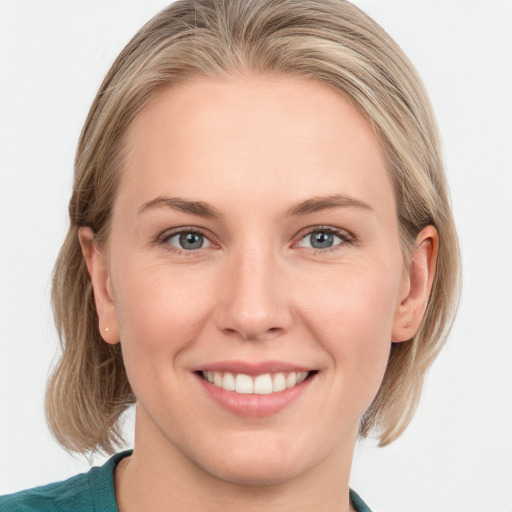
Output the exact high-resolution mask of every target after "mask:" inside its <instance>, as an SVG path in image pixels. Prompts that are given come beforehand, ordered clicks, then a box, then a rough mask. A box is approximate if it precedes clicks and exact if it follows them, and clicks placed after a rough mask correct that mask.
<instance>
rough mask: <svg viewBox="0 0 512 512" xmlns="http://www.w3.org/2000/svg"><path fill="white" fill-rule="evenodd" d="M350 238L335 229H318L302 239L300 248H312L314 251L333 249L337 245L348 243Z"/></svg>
mask: <svg viewBox="0 0 512 512" xmlns="http://www.w3.org/2000/svg"><path fill="white" fill-rule="evenodd" d="M347 241H348V237H347V236H346V235H344V234H343V233H340V232H339V231H337V230H335V229H325V228H323V229H316V230H314V231H310V232H309V233H308V234H307V235H306V236H304V237H302V238H301V239H300V242H299V244H298V245H299V247H310V248H312V249H317V250H322V249H332V248H335V247H336V246H337V245H340V244H342V243H343V242H347Z"/></svg>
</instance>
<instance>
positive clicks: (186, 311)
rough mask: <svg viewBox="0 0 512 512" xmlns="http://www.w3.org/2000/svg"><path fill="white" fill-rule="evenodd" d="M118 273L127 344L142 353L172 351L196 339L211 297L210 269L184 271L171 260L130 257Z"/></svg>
mask: <svg viewBox="0 0 512 512" xmlns="http://www.w3.org/2000/svg"><path fill="white" fill-rule="evenodd" d="M131 269H134V270H133V271H131ZM135 269H136V270H135ZM117 274H118V275H117V276H116V277H117V280H116V282H117V283H118V284H119V286H118V287H116V288H115V292H116V293H115V297H116V308H117V314H118V321H119V325H120V335H121V341H122V343H123V350H124V349H125V348H128V347H130V350H137V351H138V352H140V355H141V356H142V354H143V353H144V354H146V355H151V354H152V353H161V352H163V351H167V352H169V354H170V355H172V354H175V353H176V352H177V351H179V350H180V349H181V348H182V347H185V346H187V345H188V344H189V343H190V342H191V341H192V340H193V339H194V337H195V336H196V335H197V332H198V331H199V330H200V329H201V328H202V325H203V323H204V319H205V317H206V316H207V314H208V313H207V311H208V309H209V304H210V303H211V301H210V300H209V299H208V297H207V292H208V291H209V288H210V287H208V286H206V283H205V280H206V279H208V277H207V276H205V275H203V274H204V273H202V272H200V271H196V272H195V273H194V272H193V273H190V272H189V273H186V272H180V271H179V269H170V267H169V265H168V264H164V265H159V264H152V265H151V264H143V263H139V264H135V263H134V264H132V265H130V264H128V263H127V264H126V265H125V266H124V267H122V268H120V269H119V271H118V273H117Z"/></svg>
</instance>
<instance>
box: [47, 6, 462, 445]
mask: <svg viewBox="0 0 512 512" xmlns="http://www.w3.org/2000/svg"><path fill="white" fill-rule="evenodd" d="M244 73H252V74H263V75H274V74H288V75H295V76H298V77H301V78H310V79H313V80H319V81H322V82H326V83H328V84H331V85H332V86H333V87H335V88H336V89H337V90H338V91H340V92H341V93H343V94H344V95H345V96H346V97H348V98H349V99H350V100H351V101H352V103H353V104H354V105H355V106H356V107H357V108H358V109H359V111H360V112H361V113H362V114H363V115H364V116H366V117H367V118H368V119H369V120H370V122H371V124H372V126H373V127H374V130H375V131H376V133H377V134H378V136H379V138H380V140H381V143H382V144H383V147H384V148H385V151H386V155H387V158H388V168H389V172H390V175H391V177H392V181H393V184H394V188H395V194H396V202H397V216H398V221H399V227H400V239H401V243H402V247H403V252H404V256H405V258H406V261H407V258H408V257H410V254H411V248H412V247H413V246H414V241H415V238H416V236H417V235H418V234H419V232H420V231H421V230H422V229H423V228H424V227H425V226H427V225H433V226H434V227H435V228H436V229H437V231H438V234H439V251H438V256H437V268H436V273H435V278H434V283H433V287H432V291H431V295H430V299H429V303H428V306H427V310H426V313H425V316H424V319H423V321H422V324H421V326H420V328H419V330H418V332H417V333H416V334H415V336H414V337H413V338H412V339H411V340H410V341H407V342H403V343H399V344H393V345H392V347H391V353H390V358H389V362H388V366H387V369H386V372H385V376H384V380H383V382H382V385H381V387H380V389H379V391H378V394H377V396H376V397H375V399H374V401H373V402H372V404H371V405H370V407H369V408H368V410H367V411H366V413H365V414H364V416H363V418H362V420H361V427H360V435H361V436H368V435H369V434H370V432H372V431H374V430H375V431H376V432H377V435H378V436H379V438H380V439H381V444H387V443H389V442H391V441H393V440H394V439H396V438H397V437H398V436H399V435H400V434H401V433H402V432H403V430H404V429H405V428H406V426H407V425H408V423H409V422H410V420H411V418H412V416H413V414H414V411H415V409H416V407H417V404H418V400H419V397H420V394H421V389H422V386H423V381H424V378H425V373H426V371H427V369H428V368H429V366H430V365H431V364H432V362H433V361H434V359H435V358H436V356H437V355H438V353H439V351H440V349H441V347H442V346H443V344H444V342H445V340H446V336H447V335H448V332H449V330H450V328H451V325H452V321H453V318H454V314H455V311H456V307H457V304H458V297H459V289H460V261H459V247H458V240H457V235H456V231H455V226H454V222H453V217H452V213H451V209H450V204H449V198H448V190H447V184H446V178H445V175H444V171H443V165H442V161H441V157H440V153H441V151H440V143H439V137H438V130H437V126H436V123H435V120H434V115H433V112H432V108H431V106H430V103H429V100H428V98H427V95H426V92H425V90H424V87H423V85H422V82H421V80H420V78H419V77H418V75H417V73H416V71H415V69H414V67H413V66H412V64H411V63H410V61H409V60H408V58H407V57H406V56H405V54H404V53H403V52H402V50H401V49H400V48H399V46H398V45H397V44H396V43H395V42H394V41H393V40H392V39H391V37H390V36H389V35H388V34H387V33H386V32H385V31H384V30H383V29H382V28H381V27H380V26H379V25H378V24H377V23H375V22H374V21H373V20H372V19H371V18H369V17H368V16H367V15H366V14H364V13H363V12H362V11H361V10H359V9H358V8H357V7H355V6H354V5H352V4H351V3H349V2H348V1H345V0H279V1H276V0H244V1H241V2H234V1H232V0H178V1H176V2H175V3H173V4H171V5H170V6H169V7H167V8H166V9H164V10H163V11H161V12H160V13H159V14H158V15H157V16H155V17H154V18H153V19H152V20H150V21H149V22H148V23H147V24H146V25H144V26H143V27H142V28H141V30H140V31H139V32H138V33H137V34H136V35H135V36H134V37H133V39H132V40H131V41H130V42H129V43H128V44H127V45H126V47H125V48H124V49H123V51H122V52H121V54H120V55H119V56H118V57H117V59H116V61H115V62H114V64H113V65H112V67H111V68H110V70H109V72H108V74H107V76H106V77H105V79H104V81H103V83H102V85H101V87H100V89H99V91H98V93H97V96H96V98H95V99H94V102H93V104H92V106H91V109H90V112H89V115H88V117H87V120H86V122H85V125H84V128H83V130H82V134H81V137H80V140H79V144H78V149H77V153H76V159H75V178H74V185H73V193H72V197H71V201H70V205H69V216H70V227H69V231H68V234H67V237H66V240H65V242H64V244H63V246H62V248H61V251H60V254H59V257H58V260H57V263H56V266H55V270H54V277H53V293H52V300H53V306H54V314H55V321H56V325H57V329H58V332H59V336H60V339H61V347H62V355H61V358H60V360H59V362H58V364H57V366H56V367H55V369H54V371H53V374H52V376H51V378H50V380H49V383H48V388H47V394H46V413H47V418H48V422H49V425H50V428H51V430H52V432H53V434H54V436H55V437H56V439H57V440H58V441H59V443H60V444H62V445H63V446H64V447H65V448H66V449H68V450H70V451H75V452H80V453H86V452H93V451H97V450H103V451H105V452H107V453H112V452H113V451H115V448H116V446H119V445H120V444H121V443H122V435H121V431H120V427H119V422H118V420H119V417H120V415H121V414H122V412H123V411H124V410H125V409H126V408H127V407H128V406H129V405H130V404H132V403H134V402H135V396H134V395H133V392H132V390H131V387H130V384H129V382H128V378H127V375H126V372H125V369H124V364H123V360H122V353H121V348H120V344H118V345H115V346H112V345H108V344H107V343H105V342H104V341H103V339H102V338H101V335H100V332H99V329H98V315H97V312H96V308H95V304H94V296H93V290H92V286H91V282H90V279H89V275H88V272H87V268H86V264H85V260H84V258H83V256H82V252H81V248H80V244H79V240H78V228H80V227H83V226H88V227H90V228H92V230H93V232H94V234H95V239H96V242H97V243H98V244H99V245H100V246H103V245H105V243H106V241H107V240H108V234H109V229H110V220H111V217H112V208H113V203H114V200H115V197H116V191H117V188H118V184H119V177H120V171H121V168H122V163H123V155H124V138H125V134H126V132H127V130H128V128H129V126H130V125H131V123H132V121H133V120H134V119H135V117H136V116H137V115H138V114H139V113H140V112H141V111H142V110H143V109H144V107H145V106H146V105H147V104H148V103H149V102H150V101H151V100H152V99H153V98H154V97H155V95H156V94H157V93H158V92H159V91H160V90H162V89H163V88H168V87H172V86H175V85H177V84H180V83H183V82H184V81H186V80H190V79H192V78H194V77H212V78H220V77H223V76H226V75H236V74H244Z"/></svg>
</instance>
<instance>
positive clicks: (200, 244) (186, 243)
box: [165, 231, 211, 251]
mask: <svg viewBox="0 0 512 512" xmlns="http://www.w3.org/2000/svg"><path fill="white" fill-rule="evenodd" d="M165 243H167V244H169V245H172V246H173V247H176V248H178V249H182V250H184V251H195V250H197V249H203V248H204V247H210V246H211V242H210V241H209V240H208V239H207V238H206V237H205V236H204V235H202V234H201V233H197V232H194V231H183V232H181V233H177V234H176V235H172V236H170V237H168V238H166V239H165Z"/></svg>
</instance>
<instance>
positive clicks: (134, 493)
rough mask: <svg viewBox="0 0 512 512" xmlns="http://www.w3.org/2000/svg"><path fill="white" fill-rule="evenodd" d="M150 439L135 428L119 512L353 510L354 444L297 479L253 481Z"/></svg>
mask: <svg viewBox="0 0 512 512" xmlns="http://www.w3.org/2000/svg"><path fill="white" fill-rule="evenodd" d="M144 434H147V432H145V433H144ZM148 439H150V437H148V436H147V435H143V434H142V433H141V432H140V431H139V432H138V431H137V429H136V435H135V447H134V452H133V455H132V456H131V457H130V458H129V459H124V460H123V461H122V463H121V464H120V465H119V466H118V468H117V470H116V475H115V487H116V499H117V502H118V507H119V511H120V512H135V511H137V510H145V511H147V512H164V511H166V512H167V511H169V510H179V511H183V512H188V511H194V512H230V511H239V510H244V509H248V510H251V512H258V511H265V512H274V511H276V512H277V511H279V512H288V511H290V512H291V511H293V512H301V511H304V512H306V511H308V512H309V511H311V510H322V511H325V512H331V511H332V512H349V511H351V510H352V508H351V507H350V503H349V476H350V466H351V462H352V453H353V443H352V444H349V445H348V446H347V447H346V448H345V449H340V450H337V451H336V453H332V454H330V455H329V456H328V457H327V458H326V459H325V460H323V461H322V463H320V464H318V465H317V466H316V467H313V468H309V469H307V470H304V471H302V472H298V473H297V474H295V475H293V477H292V478H286V479H285V478H283V479H282V480H278V479H275V480H274V481H268V480H267V481H254V482H251V481H247V480H244V481H242V480H237V478H236V476H234V477H231V478H226V477H225V478H222V477H219V474H221V476H222V472H217V474H214V473H213V472H212V471H210V472H209V471H206V470H205V469H204V468H202V467H201V465H200V464H199V463H197V462H195V461H193V460H191V459H190V458H189V457H187V455H186V454H184V453H182V452H181V451H179V450H178V449H177V448H176V447H175V446H173V445H171V444H170V443H169V442H168V441H167V440H163V439H160V441H161V442H155V438H153V439H151V442H147V440H148ZM340 448H343V447H342V446H340Z"/></svg>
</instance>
